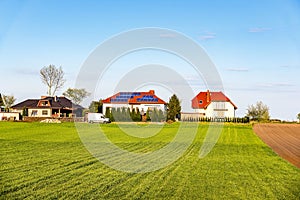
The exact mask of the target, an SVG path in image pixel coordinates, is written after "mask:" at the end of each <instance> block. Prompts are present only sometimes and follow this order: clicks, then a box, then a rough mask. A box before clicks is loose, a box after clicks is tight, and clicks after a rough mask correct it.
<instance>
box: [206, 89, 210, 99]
mask: <svg viewBox="0 0 300 200" xmlns="http://www.w3.org/2000/svg"><path fill="white" fill-rule="evenodd" d="M206 101H207V102H210V92H209V90H207V92H206Z"/></svg>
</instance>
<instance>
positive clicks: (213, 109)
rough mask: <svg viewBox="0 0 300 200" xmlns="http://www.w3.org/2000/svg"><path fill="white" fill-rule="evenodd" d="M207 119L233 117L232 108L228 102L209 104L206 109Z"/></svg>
mask: <svg viewBox="0 0 300 200" xmlns="http://www.w3.org/2000/svg"><path fill="white" fill-rule="evenodd" d="M206 116H207V117H235V111H234V106H233V105H232V104H231V103H230V102H211V103H210V104H209V105H208V107H207V109H206Z"/></svg>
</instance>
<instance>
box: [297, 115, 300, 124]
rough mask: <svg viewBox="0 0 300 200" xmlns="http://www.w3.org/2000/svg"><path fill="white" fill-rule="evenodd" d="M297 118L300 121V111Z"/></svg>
mask: <svg viewBox="0 0 300 200" xmlns="http://www.w3.org/2000/svg"><path fill="white" fill-rule="evenodd" d="M297 119H298V120H299V122H300V113H298V115H297Z"/></svg>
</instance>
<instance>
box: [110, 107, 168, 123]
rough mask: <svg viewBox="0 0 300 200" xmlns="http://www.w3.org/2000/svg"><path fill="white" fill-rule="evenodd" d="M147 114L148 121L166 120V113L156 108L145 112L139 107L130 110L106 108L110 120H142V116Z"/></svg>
mask: <svg viewBox="0 0 300 200" xmlns="http://www.w3.org/2000/svg"><path fill="white" fill-rule="evenodd" d="M144 115H145V117H146V118H145V119H146V121H151V122H162V121H165V120H166V114H165V113H164V112H163V111H162V110H160V109H159V110H158V109H156V108H155V109H154V110H147V112H146V113H145V114H144V113H143V112H140V110H139V109H138V108H135V109H133V110H132V111H130V109H129V108H125V107H122V108H111V109H110V108H106V111H105V116H106V117H107V118H109V119H110V121H112V122H114V121H117V122H130V121H134V122H140V121H142V117H143V116H144Z"/></svg>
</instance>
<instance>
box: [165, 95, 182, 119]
mask: <svg viewBox="0 0 300 200" xmlns="http://www.w3.org/2000/svg"><path fill="white" fill-rule="evenodd" d="M180 111H181V106H180V101H179V99H178V97H177V96H176V95H175V94H173V96H172V97H171V98H170V100H169V103H168V104H167V120H172V121H175V117H176V116H179V115H180Z"/></svg>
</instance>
